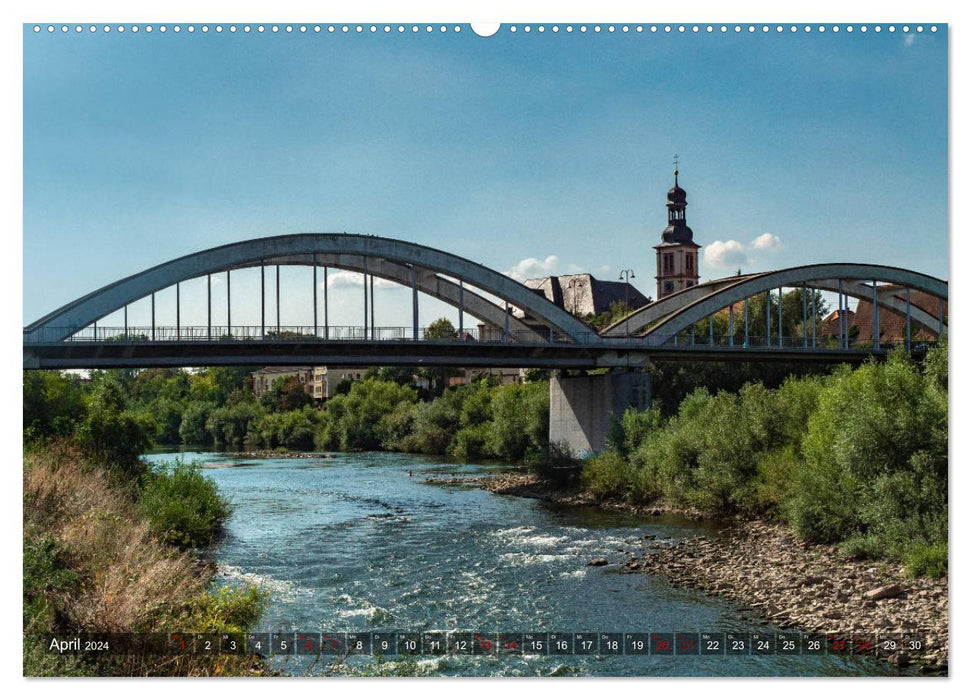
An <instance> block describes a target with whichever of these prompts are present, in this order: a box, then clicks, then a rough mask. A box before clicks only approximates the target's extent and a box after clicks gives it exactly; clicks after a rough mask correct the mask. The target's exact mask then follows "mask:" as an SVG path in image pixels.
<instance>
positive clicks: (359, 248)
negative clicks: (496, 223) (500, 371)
mask: <svg viewBox="0 0 971 700" xmlns="http://www.w3.org/2000/svg"><path fill="white" fill-rule="evenodd" d="M315 255H318V256H323V257H322V258H320V259H319V260H318V264H324V263H323V260H325V259H332V260H333V261H334V264H333V266H334V267H341V268H345V269H355V267H358V266H357V264H356V261H355V259H354V258H356V259H357V260H360V261H361V264H360V266H359V267H358V271H360V269H362V268H363V266H364V262H363V261H364V260H367V261H368V263H369V264H368V272H369V273H371V272H373V273H374V274H375V275H376V276H379V277H385V278H386V279H391V280H392V281H399V282H400V276H401V274H402V270H408V271H410V270H411V269H415V270H417V271H418V272H419V273H421V274H419V275H418V276H419V279H418V280H417V282H418V283H419V288H420V289H422V291H425V292H426V293H429V294H432V295H433V296H436V297H437V298H439V299H441V300H442V301H445V302H447V303H450V304H452V305H457V303H456V296H457V290H456V288H457V286H458V285H455V284H454V283H451V282H449V281H448V280H446V279H444V278H442V277H438V275H437V274H436V275H433V277H434V279H430V276H429V274H428V273H429V271H431V272H434V273H441V274H444V275H447V276H449V277H453V278H455V279H460V280H463V281H464V282H468V283H469V284H471V285H473V286H475V287H477V288H478V289H481V290H483V291H484V292H487V293H489V294H492V295H494V296H496V297H498V298H500V299H502V300H504V301H505V302H506V303H508V304H511V305H514V306H516V307H518V308H520V309H522V310H524V311H525V312H526V313H527V314H528V315H530V316H532V317H534V318H536V319H537V320H539V321H541V322H543V323H545V324H547V325H548V326H549V327H550V328H551V329H552V331H554V332H556V333H558V334H562V335H563V336H566V337H567V338H568V339H570V340H572V341H574V342H580V341H581V340H582V341H583V342H586V343H590V342H597V341H598V340H599V336H597V335H596V334H595V333H591V332H590V329H589V327H588V326H586V325H585V324H584V323H583V322H581V321H580V320H578V319H576V318H574V317H573V316H572V315H570V314H569V313H567V312H566V311H564V310H563V309H560V308H559V307H557V306H556V305H555V304H553V303H552V302H550V301H548V300H547V299H546V298H545V297H542V296H539V295H537V294H536V293H535V292H534V291H533V290H531V289H529V288H527V287H525V286H524V285H522V284H520V283H519V282H517V281H515V280H513V279H512V278H510V277H507V276H506V275H503V274H501V273H499V272H497V271H495V270H492V269H491V268H488V267H486V266H484V265H481V264H478V263H474V262H472V261H470V260H467V259H465V258H462V257H459V256H457V255H452V254H451V253H446V252H445V251H442V250H438V249H436V248H431V247H428V246H423V245H419V244H417V243H410V242H407V241H401V240H396V239H392V238H382V237H379V236H369V235H361V234H347V233H298V234H289V235H284V236H273V237H268V238H256V239H251V240H247V241H240V242H237V243H229V244H227V245H222V246H217V247H215V248H209V249H207V250H203V251H199V252H196V253H191V254H189V255H184V256H182V257H180V258H176V259H174V260H170V261H169V262H166V263H162V264H161V265H156V266H155V267H152V268H149V269H147V270H144V271H142V272H139V273H137V274H134V275H131V276H129V277H126V278H124V279H121V280H118V281H116V282H113V283H111V284H108V285H106V286H104V287H102V288H100V289H97V290H95V291H93V292H90V293H89V294H86V295H85V296H82V297H80V298H78V299H75V300H74V301H72V302H69V303H68V304H65V305H64V306H62V307H60V308H59V309H56V310H54V311H52V312H50V313H49V314H47V315H45V316H43V317H42V318H40V319H38V320H36V321H34V322H33V323H31V324H30V325H28V326H27V327H25V328H24V340H25V341H26V342H39V341H44V342H51V341H52V340H55V341H61V340H65V339H67V338H69V337H70V336H71V335H73V334H74V333H76V332H78V331H80V330H81V329H83V328H85V327H87V326H89V325H91V324H92V323H94V322H96V321H97V320H98V319H100V318H103V317H104V316H106V315H108V314H110V313H112V312H113V311H116V310H118V309H120V308H122V307H124V306H125V305H127V304H131V303H132V302H135V301H138V300H139V299H143V298H145V297H148V296H149V295H151V294H152V293H154V292H158V291H160V290H162V289H166V288H167V287H170V286H172V285H174V284H176V283H178V282H183V281H186V280H190V279H194V278H197V277H202V276H204V275H208V274H217V273H221V272H226V271H227V270H237V269H243V268H248V267H257V266H260V265H270V266H272V265H276V264H281V265H282V264H313V258H314V256H315ZM330 256H333V257H330ZM382 262H387V263H393V264H391V265H383V264H382ZM372 264H374V267H375V268H376V269H374V270H372V269H371V265H372ZM409 273H410V272H409ZM396 278H397V279H396ZM464 294H466V295H469V296H470V299H472V300H473V306H475V307H476V308H478V310H479V311H480V312H481V313H483V314H486V318H483V319H482V320H487V321H490V322H493V318H489V316H493V317H494V316H495V314H494V313H491V312H489V309H488V307H486V306H485V304H489V305H490V306H491V307H492V308H493V309H496V310H498V311H500V312H501V313H502V316H503V323H504V322H505V316H506V314H505V310H504V309H500V308H499V307H497V306H496V305H495V304H492V302H489V301H488V300H487V299H485V298H484V297H482V296H481V295H475V294H474V293H473V292H471V291H470V290H464ZM467 308H468V310H469V313H470V314H471V315H473V316H475V315H477V314H476V312H475V311H473V310H472V308H471V307H467ZM509 323H510V329H511V330H512V329H518V328H519V326H523V328H525V324H522V323H521V321H519V320H518V319H516V318H515V316H513V315H512V314H509ZM497 325H499V324H497ZM499 327H501V325H500V326H499ZM54 329H57V330H56V337H51V331H54Z"/></svg>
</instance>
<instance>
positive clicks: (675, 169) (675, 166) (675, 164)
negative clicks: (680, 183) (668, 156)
mask: <svg viewBox="0 0 971 700" xmlns="http://www.w3.org/2000/svg"><path fill="white" fill-rule="evenodd" d="M674 174H675V175H677V174H678V154H677V153H675V154H674Z"/></svg>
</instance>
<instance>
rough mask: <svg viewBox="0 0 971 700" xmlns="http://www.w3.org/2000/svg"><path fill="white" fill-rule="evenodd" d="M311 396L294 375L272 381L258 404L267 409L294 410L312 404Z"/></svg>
mask: <svg viewBox="0 0 971 700" xmlns="http://www.w3.org/2000/svg"><path fill="white" fill-rule="evenodd" d="M313 401H314V399H313V397H312V396H311V395H310V394H309V393H308V392H307V390H306V387H305V386H304V384H303V383H301V382H300V380H299V379H297V378H296V377H284V378H283V379H280V380H278V381H276V382H274V383H273V387H272V388H271V389H270V390H269V391H268V392H266V394H264V395H263V398H261V399H260V404H261V405H262V406H263V407H264V408H265V409H266V410H268V411H283V412H285V411H295V410H297V409H300V408H303V407H304V406H308V405H310V404H312V403H313Z"/></svg>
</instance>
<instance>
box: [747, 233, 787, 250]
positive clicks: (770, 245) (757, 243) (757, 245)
mask: <svg viewBox="0 0 971 700" xmlns="http://www.w3.org/2000/svg"><path fill="white" fill-rule="evenodd" d="M752 248H753V249H755V250H781V249H782V240H781V239H780V238H779V237H778V236H776V235H774V234H772V233H763V234H762V235H761V236H758V237H757V238H756V239H755V240H754V241H752Z"/></svg>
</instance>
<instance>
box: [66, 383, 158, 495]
mask: <svg viewBox="0 0 971 700" xmlns="http://www.w3.org/2000/svg"><path fill="white" fill-rule="evenodd" d="M156 429H157V428H156V425H155V423H154V421H152V419H151V418H150V417H149V416H148V415H146V414H140V413H136V412H134V411H132V410H130V409H129V407H128V401H127V399H126V397H125V393H124V391H123V389H122V388H121V386H120V385H119V384H118V383H117V382H116V381H115V380H114V379H113V378H112V377H111V376H110V375H102V376H100V377H99V378H98V379H97V380H96V381H95V386H94V389H93V390H92V392H91V395H90V396H89V397H88V402H87V412H86V415H85V417H84V420H83V421H81V423H80V424H79V425H78V429H77V436H78V438H79V439H80V441H81V444H82V445H83V446H84V447H85V449H86V450H87V451H88V453H89V454H91V455H93V456H94V457H96V458H97V459H100V460H102V461H104V462H105V463H107V464H108V465H109V466H111V467H115V468H116V469H117V470H119V471H120V472H121V473H122V474H123V475H125V476H137V475H140V474H141V473H142V471H143V469H144V466H143V464H142V462H141V460H140V456H141V454H142V453H143V452H144V451H145V450H146V449H148V447H149V446H150V445H151V436H152V435H153V434H154V432H155V431H156Z"/></svg>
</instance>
